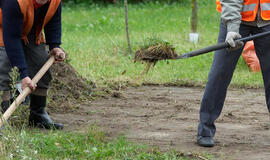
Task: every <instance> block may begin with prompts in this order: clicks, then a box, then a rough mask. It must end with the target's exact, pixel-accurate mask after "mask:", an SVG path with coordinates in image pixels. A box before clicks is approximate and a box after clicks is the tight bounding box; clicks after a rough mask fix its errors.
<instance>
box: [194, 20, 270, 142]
mask: <svg viewBox="0 0 270 160" xmlns="http://www.w3.org/2000/svg"><path fill="white" fill-rule="evenodd" d="M269 30H270V25H267V26H264V27H261V28H259V27H254V26H248V25H243V24H241V25H240V34H241V35H242V37H247V36H249V35H252V34H257V33H261V32H265V31H269ZM226 35H227V29H226V26H225V25H224V24H223V23H222V22H221V23H220V30H219V37H218V42H219V43H220V42H224V41H225V39H226ZM254 45H255V51H256V54H257V56H258V58H259V60H260V65H261V69H262V75H263V80H264V87H265V97H266V104H267V107H268V111H269V112H270V36H268V37H265V38H261V39H257V40H254ZM242 50H243V48H241V49H238V50H236V51H233V52H228V51H227V49H222V50H218V51H216V52H215V55H214V60H213V63H212V67H211V70H210V73H209V75H208V82H207V84H206V88H205V92H204V95H203V98H202V103H201V108H200V123H199V126H198V136H203V137H213V136H214V135H215V132H216V127H215V124H214V121H215V120H216V119H217V118H218V117H219V115H220V113H221V110H222V108H223V105H224V101H225V97H226V93H227V88H228V86H229V84H230V82H231V79H232V75H233V72H234V69H235V66H236V64H237V62H238V59H239V57H240V55H241V53H242Z"/></svg>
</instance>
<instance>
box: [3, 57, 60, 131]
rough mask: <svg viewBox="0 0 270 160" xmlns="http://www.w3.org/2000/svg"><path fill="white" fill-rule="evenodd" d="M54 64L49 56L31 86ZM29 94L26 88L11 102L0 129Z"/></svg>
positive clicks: (29, 90) (29, 91)
mask: <svg viewBox="0 0 270 160" xmlns="http://www.w3.org/2000/svg"><path fill="white" fill-rule="evenodd" d="M54 62H55V58H54V56H51V57H50V58H49V59H48V61H47V62H46V63H45V64H44V65H43V66H42V68H41V69H40V70H39V71H38V73H37V74H36V75H35V77H34V78H33V79H32V83H33V85H36V84H37V83H38V81H39V80H40V79H41V78H42V76H43V75H44V74H45V73H46V72H47V71H48V69H49V68H50V67H51V66H52V64H53V63H54ZM30 93H31V89H30V88H29V87H26V88H25V89H24V90H23V91H22V92H21V93H20V95H19V96H18V97H17V98H16V99H15V101H13V103H12V104H11V105H10V106H9V108H8V110H7V111H6V112H5V113H4V114H3V116H2V118H1V120H0V128H1V127H2V126H3V124H4V123H5V122H6V121H7V120H8V118H9V117H10V116H11V115H12V113H13V112H14V111H15V110H16V108H17V107H18V106H19V105H20V104H21V103H22V101H23V100H24V99H25V98H26V97H27V96H28V95H29V94H30Z"/></svg>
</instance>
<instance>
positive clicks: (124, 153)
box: [0, 126, 189, 160]
mask: <svg viewBox="0 0 270 160" xmlns="http://www.w3.org/2000/svg"><path fill="white" fill-rule="evenodd" d="M10 129H11V128H9V129H6V130H4V131H3V136H2V137H1V138H0V141H1V143H0V155H1V160H8V159H16V160H19V159H27V160H28V159H29V160H30V159H54V160H62V159H97V160H98V159H100V160H103V159H115V160H118V159H119V160H120V159H126V160H164V159H170V160H187V159H189V158H185V156H184V155H183V154H181V153H177V152H175V151H171V152H167V153H162V152H160V151H159V150H158V149H151V148H149V147H147V146H143V145H138V144H135V143H132V142H129V141H127V140H126V139H125V138H123V137H120V138H117V139H115V140H113V141H108V140H107V139H106V138H105V137H104V133H103V132H101V131H99V129H98V128H97V127H95V126H92V127H89V129H88V130H86V131H85V133H70V132H59V131H42V132H40V131H39V130H25V129H22V130H10Z"/></svg>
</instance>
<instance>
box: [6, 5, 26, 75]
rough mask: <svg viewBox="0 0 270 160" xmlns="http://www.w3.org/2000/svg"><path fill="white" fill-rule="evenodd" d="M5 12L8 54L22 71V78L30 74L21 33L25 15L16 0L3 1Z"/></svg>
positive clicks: (13, 64)
mask: <svg viewBox="0 0 270 160" xmlns="http://www.w3.org/2000/svg"><path fill="white" fill-rule="evenodd" d="M2 3H3V4H2V5H3V7H2V14H3V39H4V44H5V49H6V52H7V56H8V58H9V60H10V62H11V65H12V66H16V67H18V69H19V72H20V78H21V79H23V78H25V77H27V76H28V71H27V65H26V60H25V56H24V51H23V46H22V41H21V34H22V28H23V15H22V14H21V11H20V7H19V4H18V2H17V1H16V0H5V1H2Z"/></svg>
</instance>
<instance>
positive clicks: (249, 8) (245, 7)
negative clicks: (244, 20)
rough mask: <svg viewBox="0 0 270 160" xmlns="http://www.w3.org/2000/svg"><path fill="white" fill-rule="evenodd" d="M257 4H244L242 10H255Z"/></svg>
mask: <svg viewBox="0 0 270 160" xmlns="http://www.w3.org/2000/svg"><path fill="white" fill-rule="evenodd" d="M256 6H257V4H256V3H255V4H248V5H244V6H243V10H242V12H247V11H254V10H255V8H256Z"/></svg>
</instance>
